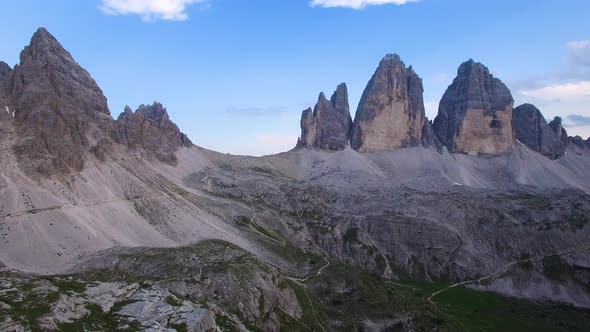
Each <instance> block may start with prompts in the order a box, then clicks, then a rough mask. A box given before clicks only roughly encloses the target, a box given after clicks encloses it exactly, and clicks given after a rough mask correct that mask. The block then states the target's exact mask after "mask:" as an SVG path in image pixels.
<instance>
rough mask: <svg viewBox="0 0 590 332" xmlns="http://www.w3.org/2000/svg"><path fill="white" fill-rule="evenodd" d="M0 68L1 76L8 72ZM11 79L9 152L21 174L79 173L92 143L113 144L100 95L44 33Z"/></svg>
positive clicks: (38, 35)
mask: <svg viewBox="0 0 590 332" xmlns="http://www.w3.org/2000/svg"><path fill="white" fill-rule="evenodd" d="M1 67H3V69H1V70H0V71H2V72H3V74H2V76H3V77H4V76H5V75H6V73H7V72H10V71H8V70H7V69H6V66H1ZM10 75H11V76H12V78H11V79H10V82H8V84H7V85H8V86H7V87H6V88H5V91H7V92H8V98H7V99H9V104H10V106H9V107H10V109H11V110H14V111H15V118H14V122H15V126H16V132H17V139H16V144H15V146H14V149H15V152H16V154H17V157H18V160H19V164H20V166H21V168H23V169H24V170H25V171H26V172H28V173H41V174H44V175H51V174H61V173H68V172H69V171H71V170H75V171H79V170H81V169H82V168H83V167H84V159H85V157H84V156H85V154H86V152H88V151H89V149H90V147H91V145H93V142H97V141H100V140H101V139H103V138H105V137H106V138H109V139H115V140H116V139H117V135H116V131H115V130H114V129H115V128H114V121H113V119H112V118H111V116H110V113H109V109H108V107H107V99H106V98H105V96H104V95H103V93H102V90H101V89H100V88H99V87H98V85H97V84H96V82H95V81H94V80H93V79H92V77H90V74H88V72H87V71H86V70H84V69H83V68H82V67H80V65H78V64H77V63H76V61H74V59H73V58H72V56H71V54H70V53H69V52H68V51H66V50H65V49H64V48H63V47H62V46H61V44H60V43H59V42H58V41H57V40H56V39H55V38H54V37H53V36H52V35H51V34H49V32H47V30H45V29H44V28H40V29H39V30H37V32H36V33H35V34H34V35H33V38H32V39H31V43H30V45H29V46H27V47H25V49H24V50H23V51H22V52H21V54H20V64H19V65H17V66H16V67H15V69H14V71H13V73H11V74H10ZM4 98H5V99H6V97H4Z"/></svg>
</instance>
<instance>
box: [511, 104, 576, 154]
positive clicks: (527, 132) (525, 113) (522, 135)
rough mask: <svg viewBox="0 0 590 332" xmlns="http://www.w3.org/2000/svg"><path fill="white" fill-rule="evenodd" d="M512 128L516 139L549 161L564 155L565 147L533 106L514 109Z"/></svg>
mask: <svg viewBox="0 0 590 332" xmlns="http://www.w3.org/2000/svg"><path fill="white" fill-rule="evenodd" d="M512 126H513V127H514V135H515V137H516V139H517V140H519V141H520V142H522V143H523V144H524V145H526V146H528V147H529V148H530V149H532V150H535V151H537V152H540V153H541V154H543V155H545V156H547V157H549V158H551V159H557V158H559V157H561V156H563V154H564V153H565V146H564V145H563V144H562V142H561V140H560V139H559V138H558V136H557V135H556V134H555V131H554V130H553V129H552V128H551V127H550V126H549V124H548V123H547V120H545V117H543V114H542V113H541V111H539V109H537V108H536V107H535V106H534V105H531V104H523V105H520V106H518V107H516V108H515V109H514V111H513V113H512Z"/></svg>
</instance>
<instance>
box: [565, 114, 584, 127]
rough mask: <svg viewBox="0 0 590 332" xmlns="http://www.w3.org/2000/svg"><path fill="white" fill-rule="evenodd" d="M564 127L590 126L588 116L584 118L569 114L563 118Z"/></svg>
mask: <svg viewBox="0 0 590 332" xmlns="http://www.w3.org/2000/svg"><path fill="white" fill-rule="evenodd" d="M564 126H565V127H582V126H590V116H584V115H580V114H570V115H568V116H566V117H565V121H564Z"/></svg>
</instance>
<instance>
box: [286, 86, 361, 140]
mask: <svg viewBox="0 0 590 332" xmlns="http://www.w3.org/2000/svg"><path fill="white" fill-rule="evenodd" d="M351 126H352V119H351V117H350V108H349V105H348V90H347V88H346V84H344V83H342V84H340V85H338V87H337V88H336V91H335V92H334V94H333V95H332V98H330V100H328V99H326V96H325V95H324V93H321V94H320V96H319V98H318V102H317V104H316V106H315V108H314V110H313V112H312V110H311V108H310V109H307V110H305V111H303V114H302V115H301V137H300V138H299V141H298V142H297V146H298V147H315V148H320V149H323V150H332V151H338V150H343V149H344V148H345V147H346V146H347V145H348V135H349V133H350V128H351Z"/></svg>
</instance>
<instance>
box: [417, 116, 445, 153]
mask: <svg viewBox="0 0 590 332" xmlns="http://www.w3.org/2000/svg"><path fill="white" fill-rule="evenodd" d="M422 146H424V147H425V148H428V147H431V146H434V147H435V148H436V149H437V150H438V151H439V152H441V151H442V147H443V145H442V143H441V142H440V140H439V139H438V137H436V133H435V132H434V127H433V126H432V121H429V120H428V118H425V121H424V128H423V129H422Z"/></svg>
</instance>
